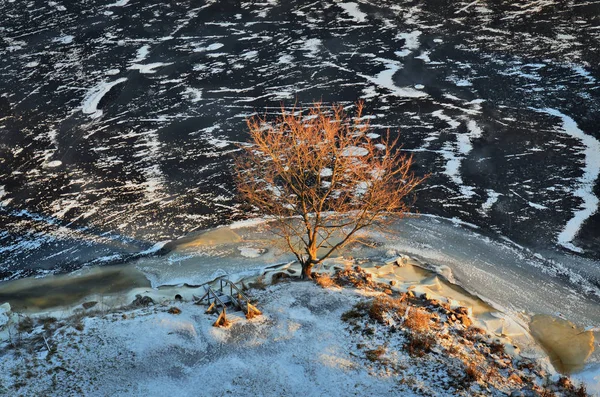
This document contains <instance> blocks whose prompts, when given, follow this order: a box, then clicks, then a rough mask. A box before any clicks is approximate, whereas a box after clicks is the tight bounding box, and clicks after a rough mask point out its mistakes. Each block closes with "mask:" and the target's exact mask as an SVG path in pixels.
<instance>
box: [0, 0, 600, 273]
mask: <svg viewBox="0 0 600 397" xmlns="http://www.w3.org/2000/svg"><path fill="white" fill-rule="evenodd" d="M353 10H358V11H353ZM0 15H2V19H1V20H0V76H1V78H0V186H1V188H0V279H10V278H19V277H24V276H27V275H33V274H43V273H47V272H57V271H66V270H72V269H75V268H78V267H81V266H82V265H84V264H90V263H91V264H95V263H97V264H100V263H114V262H120V261H123V260H126V259H127V258H131V257H132V256H135V255H137V253H139V252H140V251H144V250H147V249H148V248H150V247H152V246H153V245H154V244H155V243H156V242H158V241H165V240H172V239H174V238H177V237H180V236H183V235H186V234H188V233H190V232H193V231H196V230H200V229H203V228H207V227H211V226H214V225H218V224H222V223H226V222H229V221H230V220H231V219H237V218H240V217H244V216H247V215H248V214H246V213H245V212H244V211H243V210H242V209H241V208H242V207H240V206H239V203H238V202H237V201H236V199H235V191H234V189H233V186H232V181H231V175H230V171H231V169H230V167H231V162H232V161H231V160H232V158H233V156H235V153H236V146H235V143H236V142H239V141H243V140H245V139H246V136H247V135H246V131H245V123H244V120H245V118H246V117H248V116H249V115H252V114H254V113H255V112H258V113H261V114H263V113H265V112H267V113H271V112H272V113H275V112H276V111H277V109H278V108H279V107H280V106H281V104H282V103H283V104H285V105H291V104H293V103H296V102H297V103H300V104H307V103H311V102H313V101H316V100H322V101H324V102H326V103H330V102H338V103H343V104H347V105H351V104H352V103H353V102H355V101H356V100H358V99H361V98H364V99H365V101H366V112H367V113H368V114H370V115H372V116H373V117H372V118H371V119H370V121H371V123H372V125H373V127H374V129H375V132H383V131H385V130H386V129H388V128H389V129H391V131H392V132H393V133H397V131H400V133H401V136H402V140H403V142H404V148H405V149H406V150H410V151H412V152H413V153H414V155H415V159H416V162H417V167H416V168H415V171H416V172H417V173H419V174H424V173H431V174H432V176H431V178H430V179H429V180H428V182H427V184H426V185H425V186H423V188H422V189H421V190H420V191H419V192H418V197H419V200H418V201H417V203H416V208H417V209H418V210H419V211H420V212H422V213H430V214H437V215H442V216H445V217H449V218H453V217H456V218H459V219H461V220H463V221H467V222H470V223H473V224H475V225H478V226H479V227H481V228H482V229H483V230H484V231H487V232H489V233H493V234H501V235H504V236H507V237H509V238H510V239H512V240H514V241H516V242H518V243H520V244H523V245H526V246H528V247H532V248H533V249H536V248H540V249H564V248H562V246H561V245H560V244H558V240H559V234H560V233H561V231H562V230H563V229H564V228H565V225H567V223H568V222H569V221H570V220H571V219H572V218H573V216H574V213H575V212H576V211H579V210H581V208H584V207H585V206H586V205H587V206H588V208H589V207H590V203H589V202H588V203H587V204H586V202H585V201H584V200H585V197H588V198H589V197H591V196H590V194H594V195H595V196H600V182H599V181H598V179H597V171H595V172H593V173H592V175H591V179H590V178H588V182H589V183H587V184H586V183H584V181H583V180H582V178H583V177H584V176H585V172H586V166H587V167H589V162H588V164H587V165H586V163H585V160H586V158H587V159H588V160H590V159H592V157H593V153H592V155H590V147H589V145H588V146H586V142H588V143H589V142H590V141H589V140H588V141H585V140H582V139H581V136H573V135H572V134H571V135H569V134H568V133H566V132H565V129H564V125H563V122H564V120H567V119H566V118H565V117H569V118H571V119H572V120H573V122H574V123H575V124H576V127H577V130H578V131H580V132H581V134H584V135H582V136H584V137H586V136H587V137H588V138H590V139H592V141H591V142H594V141H596V140H597V139H600V85H599V83H598V79H600V68H599V66H598V65H600V5H599V4H593V3H585V2H584V3H581V2H575V1H546V2H542V3H540V2H537V3H534V2H528V1H510V2H507V1H480V2H477V3H473V2H471V1H433V0H429V1H402V0H399V1H373V2H367V1H361V2H356V3H349V2H346V3H339V2H333V1H281V2H276V1H272V2H264V3H247V2H235V1H215V2H207V1H178V2H165V1H161V2H153V1H143V2H142V1H133V0H131V1H129V2H126V1H121V2H117V3H113V4H110V2H109V1H107V2H100V1H62V2H61V1H52V2H47V1H20V0H17V1H13V2H9V1H4V2H2V3H0ZM103 87H106V90H105V92H103V91H102V88H103ZM109 87H110V89H108V88H109ZM94 98H96V99H97V103H96V105H97V106H92V105H93V103H94V102H93V99H94ZM596 142H597V141H596ZM592 148H593V147H592ZM586 149H587V150H588V152H587V154H586ZM595 155H596V156H597V157H598V156H600V154H598V153H595ZM586 156H587V157H586ZM592 168H593V167H592ZM577 189H580V192H581V191H583V192H585V193H586V194H587V195H583V196H582V194H581V193H577ZM592 207H593V205H592ZM592 209H593V208H592ZM570 243H571V244H573V246H574V247H577V248H578V249H580V250H581V252H580V253H579V254H580V255H584V256H588V257H591V258H596V259H599V258H600V214H599V213H597V212H596V213H595V214H594V215H592V216H590V217H585V222H584V223H583V224H582V225H581V228H580V230H579V232H578V233H577V235H576V237H575V239H573V240H572V241H570ZM572 248H573V247H572Z"/></svg>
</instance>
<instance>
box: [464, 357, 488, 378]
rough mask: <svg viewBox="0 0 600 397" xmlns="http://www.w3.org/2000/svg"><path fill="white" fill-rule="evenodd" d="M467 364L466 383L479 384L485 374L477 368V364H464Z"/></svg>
mask: <svg viewBox="0 0 600 397" xmlns="http://www.w3.org/2000/svg"><path fill="white" fill-rule="evenodd" d="M464 364H465V381H467V382H479V381H480V380H481V379H483V373H482V372H481V370H480V369H479V368H478V367H477V365H476V364H475V363H472V362H470V363H464Z"/></svg>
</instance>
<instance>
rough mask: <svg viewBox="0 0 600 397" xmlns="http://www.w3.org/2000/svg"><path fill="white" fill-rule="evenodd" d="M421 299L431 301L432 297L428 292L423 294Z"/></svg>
mask: <svg viewBox="0 0 600 397" xmlns="http://www.w3.org/2000/svg"><path fill="white" fill-rule="evenodd" d="M419 298H421V299H423V300H426V301H427V300H429V299H431V296H429V294H428V293H427V292H423V293H422V294H421V296H420V297H419Z"/></svg>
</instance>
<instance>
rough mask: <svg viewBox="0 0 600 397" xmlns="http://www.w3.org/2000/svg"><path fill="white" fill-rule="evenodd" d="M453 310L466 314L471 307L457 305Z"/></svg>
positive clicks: (468, 313) (469, 313) (468, 314)
mask: <svg viewBox="0 0 600 397" xmlns="http://www.w3.org/2000/svg"><path fill="white" fill-rule="evenodd" d="M454 311H455V312H456V313H457V314H466V315H467V316H470V315H471V309H469V308H468V307H464V306H459V307H457V308H456V309H454Z"/></svg>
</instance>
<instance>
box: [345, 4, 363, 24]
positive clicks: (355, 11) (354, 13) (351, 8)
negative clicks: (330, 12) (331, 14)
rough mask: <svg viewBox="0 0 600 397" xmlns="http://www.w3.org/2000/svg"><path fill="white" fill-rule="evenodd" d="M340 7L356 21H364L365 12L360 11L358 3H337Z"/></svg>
mask: <svg viewBox="0 0 600 397" xmlns="http://www.w3.org/2000/svg"><path fill="white" fill-rule="evenodd" d="M338 5H339V6H340V7H342V8H343V9H344V12H345V13H346V14H348V15H349V16H350V17H351V18H352V19H354V20H355V21H356V22H358V23H362V22H366V20H367V14H365V13H364V12H362V11H361V10H360V9H359V8H358V4H356V3H338Z"/></svg>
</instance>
